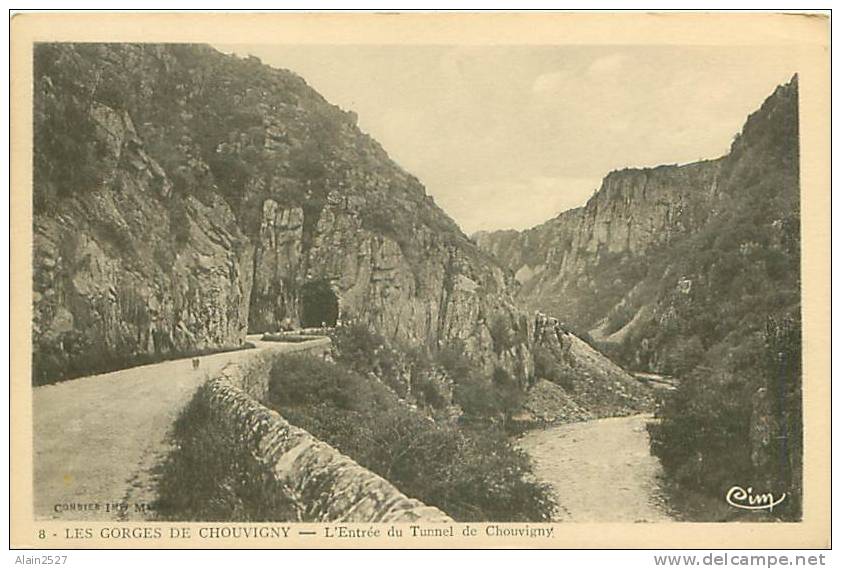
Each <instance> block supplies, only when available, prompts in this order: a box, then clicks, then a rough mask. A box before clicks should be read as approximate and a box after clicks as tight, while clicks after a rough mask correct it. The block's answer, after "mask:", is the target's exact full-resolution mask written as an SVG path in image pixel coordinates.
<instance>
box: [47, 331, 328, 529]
mask: <svg viewBox="0 0 841 569" xmlns="http://www.w3.org/2000/svg"><path fill="white" fill-rule="evenodd" d="M249 341H251V342H252V343H254V344H255V345H256V346H257V350H262V349H272V350H278V351H289V350H299V349H301V348H303V346H304V344H303V343H298V344H279V343H276V342H260V341H259V340H255V338H249ZM313 343H315V342H313ZM307 344H309V342H307ZM255 351H256V350H253V349H252V350H240V351H235V352H226V353H221V354H214V355H211V356H202V357H201V358H200V362H201V363H200V367H199V369H198V370H193V368H192V364H191V358H186V359H182V360H173V361H168V362H162V363H158V364H152V365H146V366H140V367H135V368H130V369H125V370H120V371H116V372H112V373H106V374H101V375H95V376H89V377H83V378H79V379H74V380H71V381H66V382H63V383H59V384H55V385H47V386H43V387H38V388H35V389H34V390H33V417H34V441H33V448H34V463H35V464H34V481H33V482H34V493H35V517H36V518H39V519H46V518H53V519H64V520H82V519H91V520H97V519H134V518H138V517H145V515H148V514H144V513H143V512H142V511H139V510H135V506H136V505H140V506H139V507H140V508H142V504H143V503H146V502H148V501H151V499H153V498H154V489H153V482H154V480H153V477H152V475H151V471H152V470H153V468H154V467H155V466H156V465H157V464H158V463H159V461H160V460H161V459H162V458H163V457H165V456H166V454H167V453H168V451H169V448H170V447H169V437H168V434H169V430H170V428H171V426H172V424H173V422H174V421H175V419H176V418H177V417H178V414H179V412H180V411H181V409H182V408H183V407H184V406H185V405H186V404H187V403H188V402H189V400H190V398H191V397H192V396H193V394H194V393H195V391H196V389H197V388H198V387H199V386H200V385H201V384H202V383H203V382H204V381H205V380H206V379H207V377H208V376H209V375H211V374H214V373H216V372H218V371H219V370H221V369H222V367H224V366H225V365H226V364H227V363H229V362H232V361H238V360H241V359H243V358H249V357H252V356H253V355H254V353H255ZM120 503H128V504H129V510H128V511H123V509H121V508H117V509H116V510H115V509H114V508H113V507H111V508H109V507H108V506H107V505H108V504H120ZM94 505H95V506H94ZM57 507H58V508H59V510H60V511H57V510H56V508H57Z"/></svg>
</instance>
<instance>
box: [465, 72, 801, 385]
mask: <svg viewBox="0 0 841 569" xmlns="http://www.w3.org/2000/svg"><path fill="white" fill-rule="evenodd" d="M797 113H798V109H797V78H796V77H795V78H794V79H792V81H791V82H790V83H788V84H787V85H783V86H780V87H778V88H777V90H776V91H775V92H774V93H773V94H772V95H771V96H770V97H769V98H768V99H767V100H766V101H765V103H764V104H763V105H762V107H761V109H759V110H758V111H757V112H755V113H753V114H752V115H751V116H750V117H749V118H748V120H747V122H746V123H745V126H744V128H743V131H742V132H741V133H740V134H738V135H737V136H736V137H735V138H734V141H733V144H732V146H731V150H730V153H729V154H727V155H726V156H724V157H721V158H719V159H716V160H707V161H701V162H697V163H693V164H687V165H682V166H677V165H673V166H660V167H657V168H644V169H625V170H621V171H616V172H612V173H610V174H609V175H608V176H607V177H606V178H605V179H604V181H603V182H602V185H601V188H600V189H599V191H598V192H596V193H595V194H594V195H593V197H592V198H591V199H590V200H589V201H588V202H587V204H586V206H584V207H583V208H578V209H575V210H571V211H567V212H564V213H562V214H560V215H559V216H557V217H556V218H554V219H551V220H549V221H547V222H545V223H544V224H542V225H539V226H537V227H535V228H532V229H529V230H525V231H522V232H513V231H502V232H492V233H480V234H477V235H475V236H474V240H475V241H476V243H477V244H478V245H479V247H480V248H482V249H483V250H485V251H487V252H488V253H490V254H493V255H495V256H496V258H497V259H499V260H500V261H501V262H502V263H503V264H504V265H506V266H508V267H509V268H510V270H511V271H512V272H513V273H514V274H515V276H516V278H517V280H518V281H519V282H520V284H521V287H520V289H519V293H518V294H519V299H520V301H521V303H523V304H524V305H526V306H527V307H529V308H532V309H539V310H543V311H545V312H547V313H549V314H553V315H555V316H557V317H559V318H561V319H562V320H563V321H564V322H565V323H566V325H567V326H568V327H570V328H571V329H574V330H576V331H578V333H580V334H585V333H586V334H589V335H590V336H592V338H593V339H594V340H596V341H597V342H599V343H600V344H601V345H602V346H604V347H605V348H606V349H609V350H611V351H612V352H613V353H614V355H616V356H617V357H619V358H620V359H621V361H622V362H623V363H625V364H626V365H631V366H635V367H638V368H641V369H652V370H656V371H665V372H669V373H680V372H683V371H686V370H687V369H689V368H691V367H692V366H693V365H694V364H697V363H698V362H699V361H700V359H701V358H702V357H704V355H705V354H709V353H713V352H715V353H716V354H718V355H721V350H720V349H719V348H720V346H721V344H722V343H729V344H731V345H732V344H733V343H735V344H741V343H742V342H743V341H746V340H745V339H747V338H753V340H756V338H758V336H759V335H760V334H761V331H762V329H763V327H764V319H765V318H767V317H768V316H770V315H773V314H785V313H787V312H791V311H797V310H799V308H798V307H799V263H800V261H799V179H798V178H799V169H798V158H799V148H798V118H797Z"/></svg>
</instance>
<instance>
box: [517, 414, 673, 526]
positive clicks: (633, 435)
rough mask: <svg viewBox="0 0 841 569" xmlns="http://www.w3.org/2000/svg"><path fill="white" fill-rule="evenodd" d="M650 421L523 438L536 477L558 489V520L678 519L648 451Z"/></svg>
mask: <svg viewBox="0 0 841 569" xmlns="http://www.w3.org/2000/svg"><path fill="white" fill-rule="evenodd" d="M649 421H651V416H650V415H634V416H631V417H616V418H610V419H597V420H593V421H585V422H581V423H571V424H566V425H559V426H555V427H550V428H547V429H544V430H535V431H530V432H528V433H526V434H525V435H523V437H521V438H520V439H519V441H518V446H519V447H520V448H522V449H523V450H524V451H526V452H527V453H528V454H529V456H531V458H532V461H533V463H534V467H535V474H536V475H537V477H538V478H539V479H540V480H541V481H543V482H546V483H548V484H550V485H551V486H552V488H553V489H554V492H555V498H556V500H557V502H558V511H557V513H556V515H555V520H556V521H571V522H667V521H673V519H672V517H671V516H670V514H669V511H668V508H667V506H666V502H665V499H664V497H663V495H662V493H661V491H660V485H659V480H660V476H661V466H660V462H659V461H658V460H657V458H655V457H653V456H651V454H650V452H649V446H648V431H647V430H646V428H645V426H646V424H647V423H648V422H649Z"/></svg>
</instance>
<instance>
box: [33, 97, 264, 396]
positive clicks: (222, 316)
mask: <svg viewBox="0 0 841 569" xmlns="http://www.w3.org/2000/svg"><path fill="white" fill-rule="evenodd" d="M43 96H45V97H48V96H54V95H52V94H51V93H45V94H44V95H43ZM89 112H90V117H91V118H92V121H93V125H94V128H93V129H92V132H91V143H92V145H94V146H96V147H97V149H98V151H99V156H98V159H99V160H98V166H97V171H96V174H97V176H98V177H99V180H101V181H99V184H101V185H102V186H107V187H108V191H97V190H96V188H93V187H84V188H80V192H79V193H78V194H77V195H76V196H75V197H74V198H73V199H61V200H60V201H58V200H56V201H51V202H50V203H46V204H44V206H43V207H38V203H37V200H36V212H35V217H34V223H33V224H34V258H33V261H34V265H33V273H34V282H33V286H34V291H33V300H34V305H33V308H34V314H33V336H34V351H35V360H34V361H35V364H36V365H35V370H34V371H35V380H36V381H39V382H40V381H47V380H49V379H50V378H52V377H55V376H57V375H62V374H63V373H68V372H69V373H71V374H72V373H74V371H75V369H74V366H77V365H78V366H84V365H91V364H92V365H93V366H94V369H96V366H103V367H102V369H107V367H108V366H109V365H110V364H111V361H112V360H118V359H123V360H124V361H130V360H131V358H132V357H133V356H136V355H138V354H146V353H160V352H171V351H186V350H192V349H203V348H211V347H212V348H216V347H227V346H237V345H239V344H240V343H242V341H243V339H244V334H245V329H246V321H247V315H248V297H249V292H250V287H251V268H250V259H249V257H250V254H251V248H250V247H248V246H247V245H245V244H244V243H243V238H242V234H241V232H240V231H239V229H238V227H237V225H236V223H235V219H234V217H233V215H232V214H231V212H230V210H229V208H228V207H227V205H226V204H225V203H224V201H223V200H221V199H220V198H215V199H210V200H207V201H206V203H203V202H201V201H199V200H196V199H194V198H192V197H187V198H180V199H178V202H177V208H178V211H179V212H181V213H182V215H183V217H182V218H180V219H175V218H174V216H173V215H172V211H171V206H170V207H168V206H167V204H166V201H167V200H169V199H172V198H171V195H170V193H171V190H172V184H171V181H170V180H169V178H168V177H167V175H166V173H165V172H164V171H163V170H162V168H161V167H160V165H159V164H158V163H157V162H156V161H155V160H153V159H152V158H150V157H149V156H148V155H147V154H146V153H145V152H144V151H143V147H142V142H141V141H140V139H139V138H138V135H137V132H136V130H135V128H134V125H133V123H132V120H131V118H130V117H129V115H128V114H127V113H125V112H123V113H119V112H117V111H114V110H113V109H110V108H108V107H104V106H100V105H96V104H94V105H92V106H91V107H90V109H89ZM55 158H59V157H55ZM94 183H96V182H94ZM36 191H37V186H36ZM176 224H177V225H176ZM85 360H88V361H85ZM91 360H92V361H91ZM82 369H84V368H82Z"/></svg>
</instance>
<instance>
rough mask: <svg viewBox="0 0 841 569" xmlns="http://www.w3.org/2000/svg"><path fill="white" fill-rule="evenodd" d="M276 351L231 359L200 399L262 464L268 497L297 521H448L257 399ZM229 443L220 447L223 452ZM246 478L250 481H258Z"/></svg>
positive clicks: (261, 490) (275, 516)
mask: <svg viewBox="0 0 841 569" xmlns="http://www.w3.org/2000/svg"><path fill="white" fill-rule="evenodd" d="M270 366H271V361H270V356H266V355H261V356H258V357H257V358H255V359H254V360H252V361H250V362H249V363H247V364H245V365H241V364H231V365H229V366H227V367H226V368H225V369H224V370H223V372H222V374H221V375H220V377H218V378H215V379H212V380H211V381H210V382H209V383H208V384H207V385H206V386H205V387H203V388H202V389H201V390H200V391H199V393H198V395H197V398H198V404H199V405H201V406H202V410H203V411H204V412H205V413H206V414H207V416H208V417H209V418H210V420H211V422H212V423H213V424H214V425H217V426H221V427H222V428H224V429H225V430H226V431H227V432H229V433H232V434H233V439H232V440H236V441H237V442H238V443H239V444H238V445H237V448H236V449H232V450H233V451H234V452H236V453H239V454H240V455H242V453H243V451H244V452H245V456H247V457H248V460H249V461H252V462H253V464H251V465H248V467H249V468H251V469H255V470H256V471H258V472H259V473H260V474H261V476H259V477H256V480H259V485H260V488H259V492H257V491H251V492H248V491H243V494H244V495H254V496H256V495H258V494H259V495H262V496H263V497H264V498H263V499H264V500H268V501H270V502H272V503H277V504H282V508H283V511H282V512H281V511H277V512H272V513H270V514H269V517H270V518H271V519H279V517H278V516H280V517H283V516H286V517H287V519H286V521H294V522H365V523H374V522H377V523H386V522H394V523H407V522H431V523H435V522H449V521H452V520H451V518H450V517H449V516H447V515H446V514H445V513H444V512H442V511H441V510H439V509H437V508H434V507H431V506H426V505H425V504H423V503H421V502H419V501H418V500H415V499H411V498H408V497H406V496H405V495H403V494H402V493H401V492H400V491H399V490H397V489H396V488H395V487H394V486H392V485H391V483H390V482H388V481H386V480H385V479H383V478H381V477H380V476H378V475H376V474H374V473H372V472H370V471H369V470H367V469H365V468H363V467H361V466H359V465H358V464H357V463H355V462H354V461H353V460H351V459H350V458H348V457H346V456H344V455H342V454H341V453H339V452H338V451H337V450H335V449H334V448H332V447H331V446H329V445H327V444H325V443H323V442H321V441H318V440H317V439H315V438H314V437H313V436H312V435H310V434H309V433H308V432H306V431H304V430H303V429H299V428H297V427H295V426H292V425H290V424H289V423H288V422H286V421H285V420H284V419H283V417H281V416H280V415H279V414H278V413H277V412H275V411H271V410H269V409H268V408H266V407H265V406H263V405H262V404H260V403H259V402H258V398H261V397H263V396H265V389H266V380H267V379H268V376H269V373H268V372H269V367H270ZM229 450H231V449H218V452H220V453H223V454H224V453H225V452H228V451H229ZM256 480H248V481H245V482H243V483H245V484H256V483H257V482H256Z"/></svg>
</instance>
